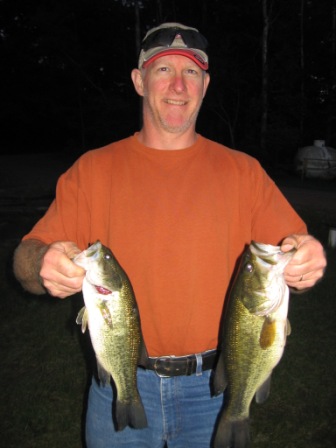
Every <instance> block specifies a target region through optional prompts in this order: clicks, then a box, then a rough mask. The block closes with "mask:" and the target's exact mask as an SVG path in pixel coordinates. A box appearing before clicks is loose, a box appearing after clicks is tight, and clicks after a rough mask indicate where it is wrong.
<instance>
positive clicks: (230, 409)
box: [214, 242, 295, 448]
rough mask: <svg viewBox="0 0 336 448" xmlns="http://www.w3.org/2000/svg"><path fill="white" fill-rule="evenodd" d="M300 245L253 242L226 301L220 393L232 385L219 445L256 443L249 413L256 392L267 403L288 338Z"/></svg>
mask: <svg viewBox="0 0 336 448" xmlns="http://www.w3.org/2000/svg"><path fill="white" fill-rule="evenodd" d="M294 252H295V250H292V251H290V252H286V253H284V252H282V251H281V250H280V247H279V246H272V245H267V244H261V243H256V242H252V243H251V244H250V246H249V247H247V249H246V251H245V252H244V254H243V256H242V259H241V263H240V266H239V269H238V272H237V276H236V278H235V281H234V283H233V287H232V289H231V292H230V295H229V298H228V302H227V304H226V306H225V310H224V315H223V321H222V327H221V335H220V350H221V353H220V357H219V360H218V364H217V366H216V371H215V376H214V393H215V394H216V395H218V394H220V393H222V392H223V391H224V390H225V389H226V394H225V399H224V409H223V411H222V413H221V415H220V417H219V422H218V427H217V431H216V435H215V443H214V446H215V448H246V447H249V446H250V433H249V423H248V419H249V413H250V405H251V402H252V399H253V397H254V396H255V398H256V402H257V403H263V402H264V401H265V400H266V399H267V397H268V395H269V391H270V380H271V374H272V370H273V369H274V367H275V366H276V365H277V364H278V362H279V361H280V359H281V357H282V354H283V351H284V347H285V344H286V337H287V335H288V334H289V332H290V327H289V322H288V320H287V312H288V301H289V289H288V287H287V285H286V283H285V280H284V275H283V271H284V268H285V266H286V265H287V263H288V262H289V261H290V259H291V258H292V256H293V254H294Z"/></svg>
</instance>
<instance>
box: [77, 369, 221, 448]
mask: <svg viewBox="0 0 336 448" xmlns="http://www.w3.org/2000/svg"><path fill="white" fill-rule="evenodd" d="M211 373H212V371H211V370H208V371H205V372H202V373H201V374H198V375H197V374H194V375H190V376H175V377H170V378H166V377H163V378H161V377H159V376H158V375H157V374H156V373H155V372H154V371H151V370H144V369H141V368H139V369H138V389H139V393H140V396H141V399H142V402H143V405H144V407H145V410H146V415H147V421H148V427H147V428H145V429H132V428H129V427H126V428H125V429H124V430H123V431H119V432H117V431H115V427H114V424H113V421H112V401H113V396H112V393H113V392H112V388H111V387H110V386H105V387H102V386H99V385H98V384H97V383H96V381H95V380H93V381H92V384H91V388H90V392H89V399H88V411H87V416H86V443H87V448H117V447H118V448H119V447H129V448H135V447H136V448H163V447H164V446H165V443H167V446H168V447H169V448H171V447H172V448H188V447H190V448H209V447H210V446H211V439H212V436H213V432H214V427H215V423H216V420H217V417H218V414H219V411H220V409H221V407H222V405H223V395H219V396H218V397H212V396H211V391H210V376H211Z"/></svg>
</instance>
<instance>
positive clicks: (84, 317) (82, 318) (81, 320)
mask: <svg viewBox="0 0 336 448" xmlns="http://www.w3.org/2000/svg"><path fill="white" fill-rule="evenodd" d="M88 318H89V315H88V312H87V309H86V307H85V306H83V308H81V309H80V310H79V313H78V314H77V317H76V324H78V325H81V326H82V333H85V330H86V329H87V327H88Z"/></svg>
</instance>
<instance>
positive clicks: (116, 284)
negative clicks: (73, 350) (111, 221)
mask: <svg viewBox="0 0 336 448" xmlns="http://www.w3.org/2000/svg"><path fill="white" fill-rule="evenodd" d="M74 262H75V263H76V264H78V265H79V266H82V267H83V268H84V269H85V270H86V275H85V278H84V281H83V297H84V302H85V309H84V310H81V311H80V313H79V315H78V317H77V323H80V324H82V331H85V329H86V326H87V325H88V327H89V331H90V338H91V341H92V346H93V348H94V351H95V354H96V359H97V367H98V375H99V379H100V381H101V383H102V384H106V383H108V382H109V381H110V379H111V377H112V379H113V381H114V383H115V386H116V389H117V400H116V406H115V419H116V423H117V425H116V426H117V429H118V430H122V429H124V428H125V427H126V426H127V425H128V426H131V427H133V428H137V429H139V428H144V427H146V426H147V419H146V414H145V410H144V408H143V404H142V401H141V397H140V395H139V392H138V389H137V378H136V374H137V365H138V361H139V357H140V356H141V352H142V350H144V346H143V338H142V334H141V326H140V316H139V311H138V307H137V304H136V300H135V296H134V292H133V288H132V285H131V283H130V281H129V279H128V277H127V275H126V273H125V271H124V270H123V269H122V267H121V266H120V265H119V263H118V262H117V260H116V258H115V257H114V255H113V254H112V252H111V251H110V249H108V248H107V247H105V246H103V245H102V244H101V243H100V242H99V241H97V242H96V243H95V244H93V245H91V246H90V247H89V248H88V249H87V250H85V251H83V252H82V253H81V254H79V255H78V256H77V257H76V258H75V259H74ZM111 411H112V410H111Z"/></svg>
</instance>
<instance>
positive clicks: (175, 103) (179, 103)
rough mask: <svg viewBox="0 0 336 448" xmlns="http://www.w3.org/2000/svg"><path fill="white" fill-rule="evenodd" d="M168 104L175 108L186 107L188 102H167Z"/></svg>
mask: <svg viewBox="0 0 336 448" xmlns="http://www.w3.org/2000/svg"><path fill="white" fill-rule="evenodd" d="M166 103H168V104H171V105H173V106H185V105H186V104H187V102H186V101H181V100H179V101H178V100H166Z"/></svg>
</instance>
